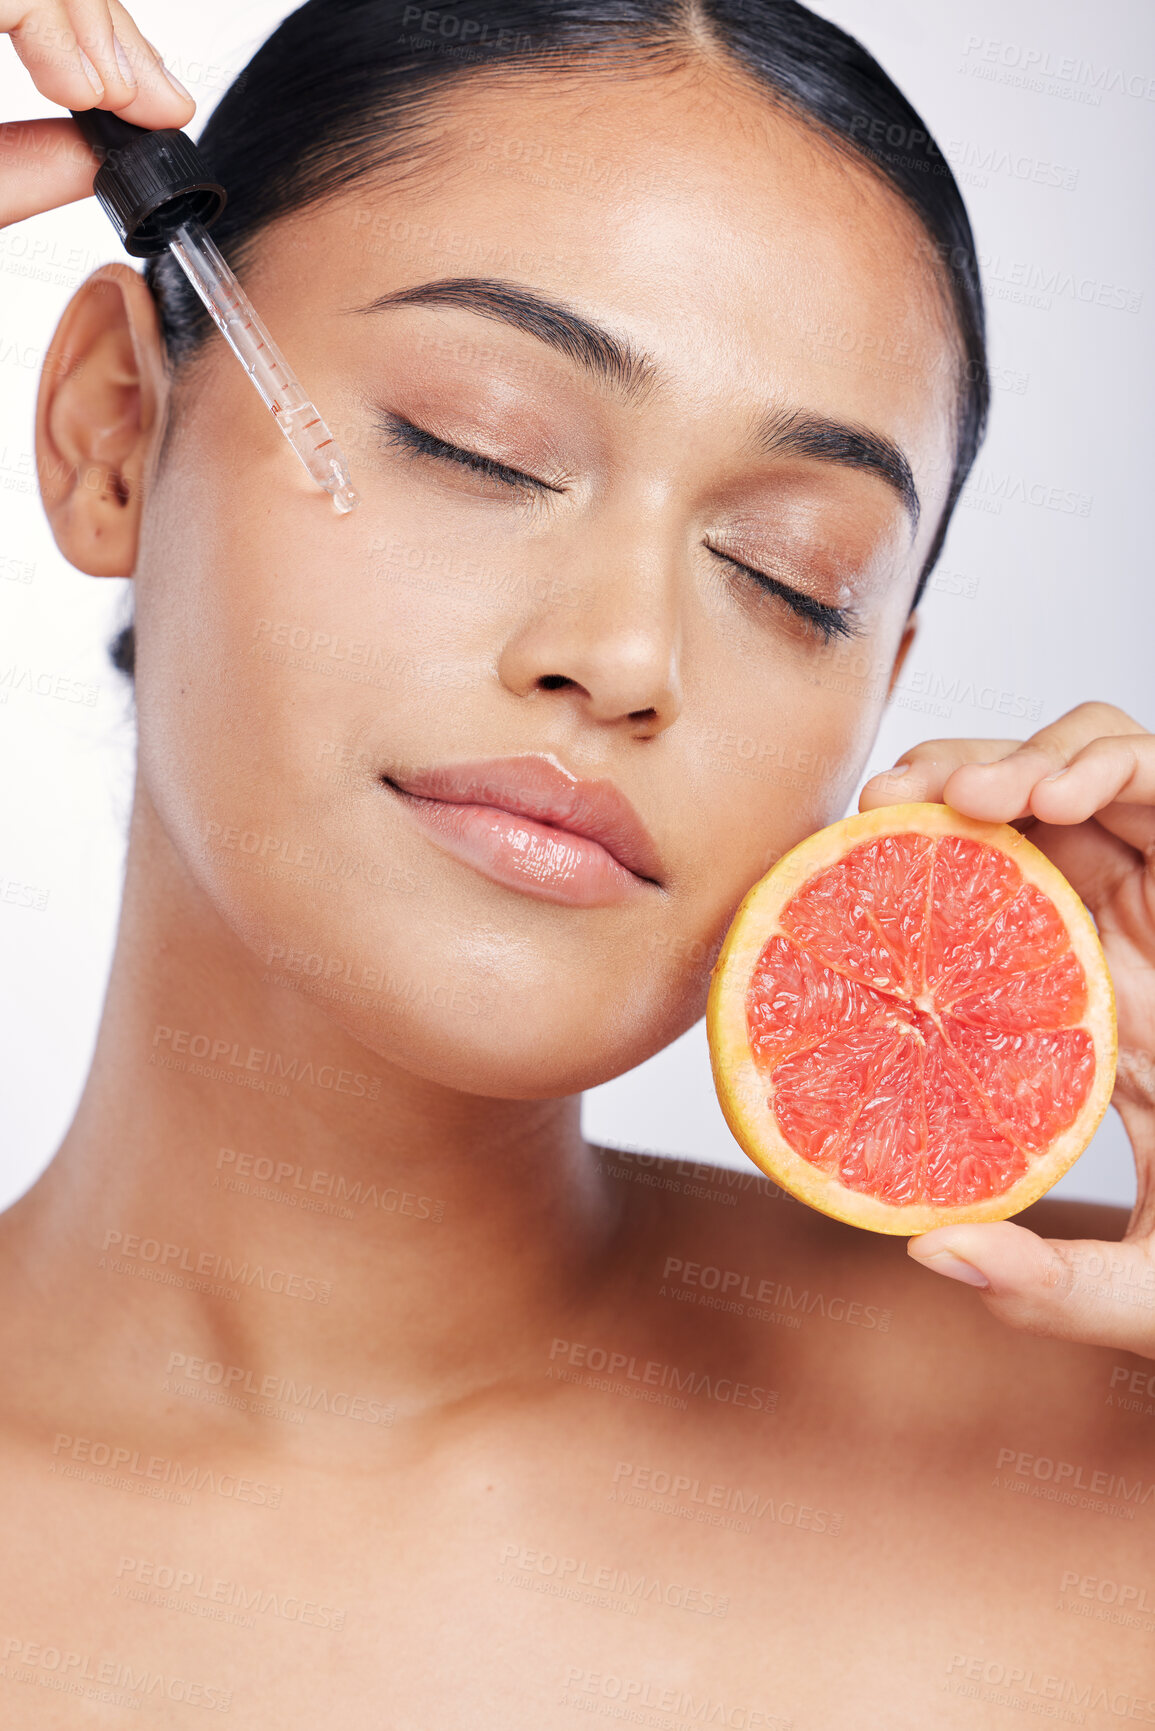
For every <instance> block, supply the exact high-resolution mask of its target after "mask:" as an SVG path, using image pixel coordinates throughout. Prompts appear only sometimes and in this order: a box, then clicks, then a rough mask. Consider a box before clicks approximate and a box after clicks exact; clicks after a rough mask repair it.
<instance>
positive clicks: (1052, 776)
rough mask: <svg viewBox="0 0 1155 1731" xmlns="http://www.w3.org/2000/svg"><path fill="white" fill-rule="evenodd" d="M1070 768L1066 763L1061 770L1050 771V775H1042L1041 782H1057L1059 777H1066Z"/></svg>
mask: <svg viewBox="0 0 1155 1731" xmlns="http://www.w3.org/2000/svg"><path fill="white" fill-rule="evenodd" d="M1070 767H1071V766H1070V764H1069V763H1068V764H1066V765H1065V766H1064V768H1062V769H1053V770H1052V771H1051V773H1050V775H1044V776H1043V780H1044V781H1058V779H1059V777H1060V776H1061V775H1066V773H1067V770H1068V769H1070Z"/></svg>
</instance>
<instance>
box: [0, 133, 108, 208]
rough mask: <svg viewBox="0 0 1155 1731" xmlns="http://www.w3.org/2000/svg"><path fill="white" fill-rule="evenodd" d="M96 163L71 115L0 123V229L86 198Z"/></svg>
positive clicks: (96, 160)
mask: <svg viewBox="0 0 1155 1731" xmlns="http://www.w3.org/2000/svg"><path fill="white" fill-rule="evenodd" d="M99 167H100V163H99V161H98V159H97V157H96V154H95V152H93V151H91V150H90V149H89V148H88V145H87V144H85V142H84V140H83V138H81V136H80V132H79V131H78V129H77V125H76V122H75V121H74V120H11V121H8V122H7V123H6V124H5V125H3V126H0V228H4V227H6V226H7V225H8V224H9V223H12V222H23V221H24V219H25V218H26V217H29V216H36V215H37V214H38V213H39V212H40V211H42V210H55V209H56V207H57V206H58V205H61V204H71V203H72V202H73V200H74V199H77V198H88V197H89V195H90V194H91V192H92V181H93V177H94V175H95V174H96V171H97V169H98V168H99Z"/></svg>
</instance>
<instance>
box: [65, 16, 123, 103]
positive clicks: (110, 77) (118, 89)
mask: <svg viewBox="0 0 1155 1731" xmlns="http://www.w3.org/2000/svg"><path fill="white" fill-rule="evenodd" d="M65 6H66V10H67V14H68V22H69V24H70V25H71V26H72V33H73V35H74V37H75V39H76V52H77V54H78V56H79V58H80V60H81V63H82V64H83V66H84V70H85V72H86V73H87V74H88V78H89V82H90V83H91V84H92V85H93V89H94V90H96V92H97V94H96V103H97V106H99V107H101V108H111V109H117V110H119V109H122V108H123V107H124V105H125V103H126V102H131V101H132V99H133V97H134V96H135V95H136V77H135V74H134V73H133V71H132V67H131V66H130V65H129V62H128V60H127V58H126V57H125V54H124V50H123V49H120V51H119V52H118V44H117V42H116V39H115V34H114V31H113V27H112V18H111V17H110V15H109V10H108V0H65ZM94 73H95V77H94V76H93V74H94ZM97 86H99V89H97ZM85 106H88V105H87V104H86V105H85Z"/></svg>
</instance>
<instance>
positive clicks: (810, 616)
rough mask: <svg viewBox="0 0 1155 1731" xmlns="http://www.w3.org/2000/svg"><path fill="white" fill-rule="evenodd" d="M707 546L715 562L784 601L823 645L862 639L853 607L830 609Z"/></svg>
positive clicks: (823, 603)
mask: <svg viewBox="0 0 1155 1731" xmlns="http://www.w3.org/2000/svg"><path fill="white" fill-rule="evenodd" d="M705 545H706V547H707V549H708V550H709V552H711V553H713V554H714V556H715V558H718V559H724V560H725V561H726V563H727V565H733V566H734V568H735V569H736V570H738V571H741V572H743V573H744V574H745V575H746V576H747V577H751V578H753V580H754V582H755V583H757V585H758V587H759V588H760V589H765V590H767V591H768V592H769V593H770V594H771V595H777V596H778V597H779V598H780V599H781V600H782V601H785V603H786V605H787V606H788V607H789V608H790V609H791V611H792V612H794V613H796V614H797V615H798V616H799V618H800V619H801V620H802V621H803V623H804V624H805V625H806V628H807V630H808V631H809V632H810V633H811V635H812V636H815V637H817V638H818V639H819V640H820V641H821V642H822V643H829V642H830V641H831V639H832V638H834V637H859V636H861V634H862V627H861V626H860V625H859V623H858V614H857V612H856V610H855V609H854V608H853V607H831V606H829V605H828V604H827V603H826V602H824V601H816V600H815V599H814V597H813V595H807V594H805V593H804V592H803V591H802V590H801V589H791V588H790V586H789V584H787V583H780V582H779V581H778V579H777V577H771V576H769V575H768V574H767V573H766V572H765V571H756V570H755V569H754V567H753V565H744V564H743V563H742V561H741V560H740V559H735V558H733V557H732V556H731V555H730V554H729V553H721V552H719V550H718V548H717V547H711V546H710V544H709V542H706V543H705Z"/></svg>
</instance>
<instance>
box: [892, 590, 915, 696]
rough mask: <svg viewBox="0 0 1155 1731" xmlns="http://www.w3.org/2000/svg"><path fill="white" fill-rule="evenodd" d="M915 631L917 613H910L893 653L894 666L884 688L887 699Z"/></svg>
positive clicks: (896, 679)
mask: <svg viewBox="0 0 1155 1731" xmlns="http://www.w3.org/2000/svg"><path fill="white" fill-rule="evenodd" d="M917 631H918V613H917V611H915V612H912V613H911V615H910V617H909V618H908V619H907V622H906V624H905V625H904V626H903V628H902V636H901V638H900V639H899V643H898V648H897V649H896V650H895V652H894V665H893V667H892V668H891V670H890V683H889V684H888V686H887V688H886V695H887V697H889V696H890V695H891V693H892V692H893V690H894V688H895V685H896V684H897V683H898V676H899V674H900V673H901V672H902V664H903V662H904V661H905V660H906V658H907V655H908V654H909V652H910V646H911V644H912V643H913V642H914V639H915V634H916V632H917Z"/></svg>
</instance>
